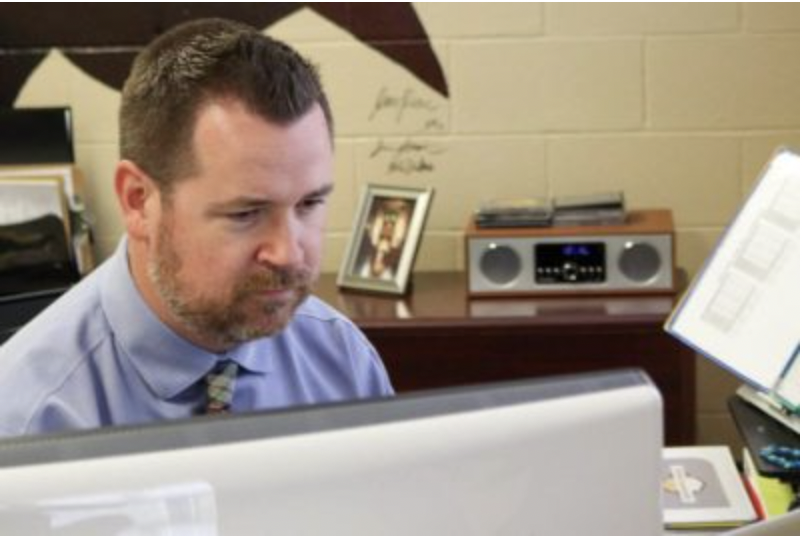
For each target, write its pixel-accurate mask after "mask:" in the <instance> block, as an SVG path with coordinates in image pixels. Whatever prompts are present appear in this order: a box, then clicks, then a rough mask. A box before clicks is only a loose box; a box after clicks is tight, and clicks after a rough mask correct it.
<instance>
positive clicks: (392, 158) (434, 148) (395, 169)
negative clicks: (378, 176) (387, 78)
mask: <svg viewBox="0 0 802 536" xmlns="http://www.w3.org/2000/svg"><path fill="white" fill-rule="evenodd" d="M441 109H442V106H441V104H440V103H439V102H437V101H436V100H434V99H432V98H429V97H426V96H424V95H421V94H420V93H419V92H417V91H416V90H415V89H412V88H405V89H403V90H401V91H393V90H391V89H389V88H387V87H386V86H385V87H382V88H381V89H380V90H379V92H378V93H377V95H376V98H375V100H374V102H373V105H372V108H371V110H370V112H369V114H368V121H370V122H376V121H379V120H380V119H384V120H390V121H391V122H392V123H394V124H395V125H399V126H401V127H403V128H404V130H406V131H407V132H409V134H407V135H406V136H404V137H403V138H401V139H398V138H394V139H388V138H386V137H379V138H377V139H376V141H375V144H374V146H373V149H372V150H371V152H370V155H369V158H370V159H371V160H381V161H382V163H383V165H384V166H385V170H386V172H387V174H388V175H397V174H401V175H417V174H426V173H431V172H433V171H435V170H436V169H437V165H438V162H439V160H440V158H441V156H442V155H443V154H445V153H446V147H445V145H444V144H442V143H438V142H436V141H434V140H433V139H432V135H435V134H438V133H442V132H444V131H445V129H446V127H445V125H444V124H443V120H442V118H441V116H442V113H441ZM427 135H428V137H426V136H427Z"/></svg>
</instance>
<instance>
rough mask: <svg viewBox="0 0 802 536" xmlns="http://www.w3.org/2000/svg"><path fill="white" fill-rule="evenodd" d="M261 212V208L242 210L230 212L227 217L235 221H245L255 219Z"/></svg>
mask: <svg viewBox="0 0 802 536" xmlns="http://www.w3.org/2000/svg"><path fill="white" fill-rule="evenodd" d="M259 212H260V211H259V209H250V210H240V211H237V212H230V213H229V214H227V215H226V217H227V218H228V219H229V220H231V221H233V222H238V223H244V222H250V221H253V220H255V219H256V218H257V217H258V216H259Z"/></svg>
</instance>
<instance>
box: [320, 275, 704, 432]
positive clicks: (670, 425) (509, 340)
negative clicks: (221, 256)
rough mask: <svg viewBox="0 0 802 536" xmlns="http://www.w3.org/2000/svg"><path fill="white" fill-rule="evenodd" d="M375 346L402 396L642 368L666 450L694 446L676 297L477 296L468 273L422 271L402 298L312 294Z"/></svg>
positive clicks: (691, 377)
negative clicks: (657, 400)
mask: <svg viewBox="0 0 802 536" xmlns="http://www.w3.org/2000/svg"><path fill="white" fill-rule="evenodd" d="M316 293H317V294H318V295H319V296H320V297H321V298H322V299H324V300H325V301H327V302H328V303H329V304H331V305H332V306H334V307H335V308H337V309H338V310H340V311H341V312H342V313H344V314H345V315H346V316H347V317H349V318H350V319H352V320H353V321H354V323H356V324H357V325H358V326H359V327H360V328H361V329H362V330H363V331H364V332H365V334H366V335H367V337H368V339H369V340H370V341H371V342H372V343H373V344H374V346H376V348H377V350H378V351H379V354H380V355H381V356H382V359H383V360H384V363H385V365H386V367H387V369H388V372H389V373H390V377H391V379H392V381H393V385H394V386H395V388H396V390H398V391H399V392H405V391H415V390H421V389H435V388H440V387H451V386H458V385H469V384H476V383H484V382H497V381H509V380H517V379H520V378H526V377H535V376H547V375H556V374H571V373H579V372H588V371H594V370H605V369H612V368H624V367H636V368H641V369H643V370H645V371H646V372H647V373H648V374H649V375H650V376H651V377H652V379H653V380H654V382H655V383H656V384H657V386H658V387H659V388H660V391H661V393H662V394H663V398H664V402H665V421H666V438H667V441H668V443H669V444H692V443H693V442H694V440H695V425H694V423H695V406H696V402H695V382H696V380H695V374H696V372H695V362H694V354H693V352H691V351H690V350H688V349H687V348H685V347H684V346H682V345H681V344H680V343H679V342H677V341H676V340H674V339H673V338H671V337H670V336H669V335H667V334H666V333H665V332H664V331H663V323H664V322H665V320H666V317H667V316H668V315H669V313H670V312H671V310H672V307H673V297H672V296H665V295H663V296H658V295H655V296H629V297H624V296H593V297H590V296H589V297H562V298H561V297H542V298H540V297H538V298H503V299H500V298H471V297H470V296H468V293H467V283H466V276H465V274H464V273H463V272H423V273H416V274H415V277H414V280H413V287H412V289H411V291H410V292H409V293H408V294H407V295H406V296H404V297H396V296H388V295H376V294H368V293H359V292H354V291H350V290H349V291H344V290H343V291H340V290H339V289H338V288H337V285H336V277H335V276H334V275H333V274H325V275H324V276H323V277H322V278H321V280H320V281H319V283H318V285H317V292H316Z"/></svg>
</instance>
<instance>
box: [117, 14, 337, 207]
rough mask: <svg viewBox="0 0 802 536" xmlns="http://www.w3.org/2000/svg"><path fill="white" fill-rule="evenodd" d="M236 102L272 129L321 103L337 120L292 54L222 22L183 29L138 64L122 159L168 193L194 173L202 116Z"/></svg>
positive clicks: (127, 93) (125, 106) (125, 102)
mask: <svg viewBox="0 0 802 536" xmlns="http://www.w3.org/2000/svg"><path fill="white" fill-rule="evenodd" d="M218 98H234V99H236V100H238V101H240V102H242V103H243V104H244V105H245V107H246V108H247V109H248V110H249V111H251V112H253V113H254V114H256V115H258V116H260V117H262V118H264V119H265V120H267V121H271V122H275V123H279V124H288V123H291V122H292V121H293V120H295V119H298V118H300V117H301V116H303V115H304V114H305V113H306V112H308V111H309V110H311V109H312V107H313V106H314V105H315V104H316V103H317V104H319V105H320V106H321V108H322V109H323V113H324V114H325V116H326V121H327V123H328V125H329V132H330V134H333V120H332V116H331V109H330V107H329V104H328V99H327V97H326V94H325V92H324V91H323V87H322V84H321V82H320V77H319V75H318V73H317V70H316V69H315V68H314V66H312V65H311V64H310V63H309V62H308V61H307V60H306V59H304V58H303V57H302V56H300V55H299V54H298V53H297V52H296V51H295V50H293V49H292V48H290V47H289V46H287V45H286V44H284V43H281V42H279V41H276V40H274V39H271V38H270V37H267V36H265V35H264V34H262V33H260V32H259V31H258V30H256V29H255V28H252V27H250V26H248V25H245V24H241V23H238V22H233V21H228V20H224V19H200V20H195V21H191V22H188V23H184V24H181V25H179V26H176V27H175V28H173V29H171V30H170V31H168V32H167V33H165V34H164V35H162V36H160V37H159V38H157V39H156V40H154V41H153V42H152V43H151V44H150V45H149V46H148V47H147V48H145V49H144V50H143V51H142V52H141V53H140V54H139V55H138V56H137V57H136V59H135V60H134V64H133V67H132V69H131V74H130V75H129V77H128V79H127V80H126V82H125V86H124V87H123V93H122V106H121V108H120V156H121V158H123V159H127V160H131V161H133V162H135V163H136V164H137V165H138V166H139V167H141V168H142V169H143V170H144V171H145V172H146V173H148V175H150V176H151V177H152V178H153V179H154V180H155V181H156V182H157V184H158V185H159V188H160V189H161V190H163V191H165V192H169V191H170V190H171V186H172V184H174V183H175V181H177V180H179V179H181V178H182V177H185V176H187V175H188V174H191V173H192V172H193V171H194V169H195V166H196V162H195V158H194V154H193V151H192V137H193V132H194V127H195V122H196V116H197V113H198V111H199V110H200V109H201V108H202V107H203V106H204V105H205V104H207V103H208V102H210V101H211V100H214V99H218Z"/></svg>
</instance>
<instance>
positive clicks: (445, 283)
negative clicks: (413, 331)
mask: <svg viewBox="0 0 802 536" xmlns="http://www.w3.org/2000/svg"><path fill="white" fill-rule="evenodd" d="M316 290H317V292H316V293H317V294H318V295H319V296H320V297H321V298H323V299H324V300H326V301H327V302H328V303H330V304H331V305H333V306H334V307H336V308H337V309H339V310H340V311H341V312H343V313H344V314H345V315H346V316H348V317H349V318H351V319H352V320H354V321H355V322H356V323H357V324H359V325H360V326H363V327H370V328H380V327H393V326H397V325H398V323H399V322H403V323H404V324H405V325H406V326H407V327H413V326H415V327H421V328H443V327H476V325H477V323H481V324H483V325H490V324H503V325H525V326H527V327H530V328H537V327H549V328H554V327H559V326H561V325H562V326H565V325H570V326H571V327H573V328H576V327H577V326H585V327H589V326H600V327H601V326H607V327H610V326H615V325H621V324H627V325H629V326H654V325H656V324H659V325H661V326H662V323H663V322H664V321H665V318H666V316H667V315H668V314H669V313H670V312H671V309H672V307H673V298H672V297H671V296H665V295H663V296H657V295H656V296H628V297H624V296H621V297H618V296H592V297H591V296H588V297H536V298H522V297H516V298H470V297H469V296H468V293H467V280H466V276H465V273H464V272H423V273H419V274H415V278H414V280H413V286H412V289H411V292H410V293H408V295H407V296H404V297H395V296H388V295H379V294H370V293H364V292H356V291H352V290H342V291H340V290H338V289H337V286H336V277H335V275H333V274H324V275H323V276H322V277H321V279H320V281H319V283H318V285H317V288H316Z"/></svg>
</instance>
